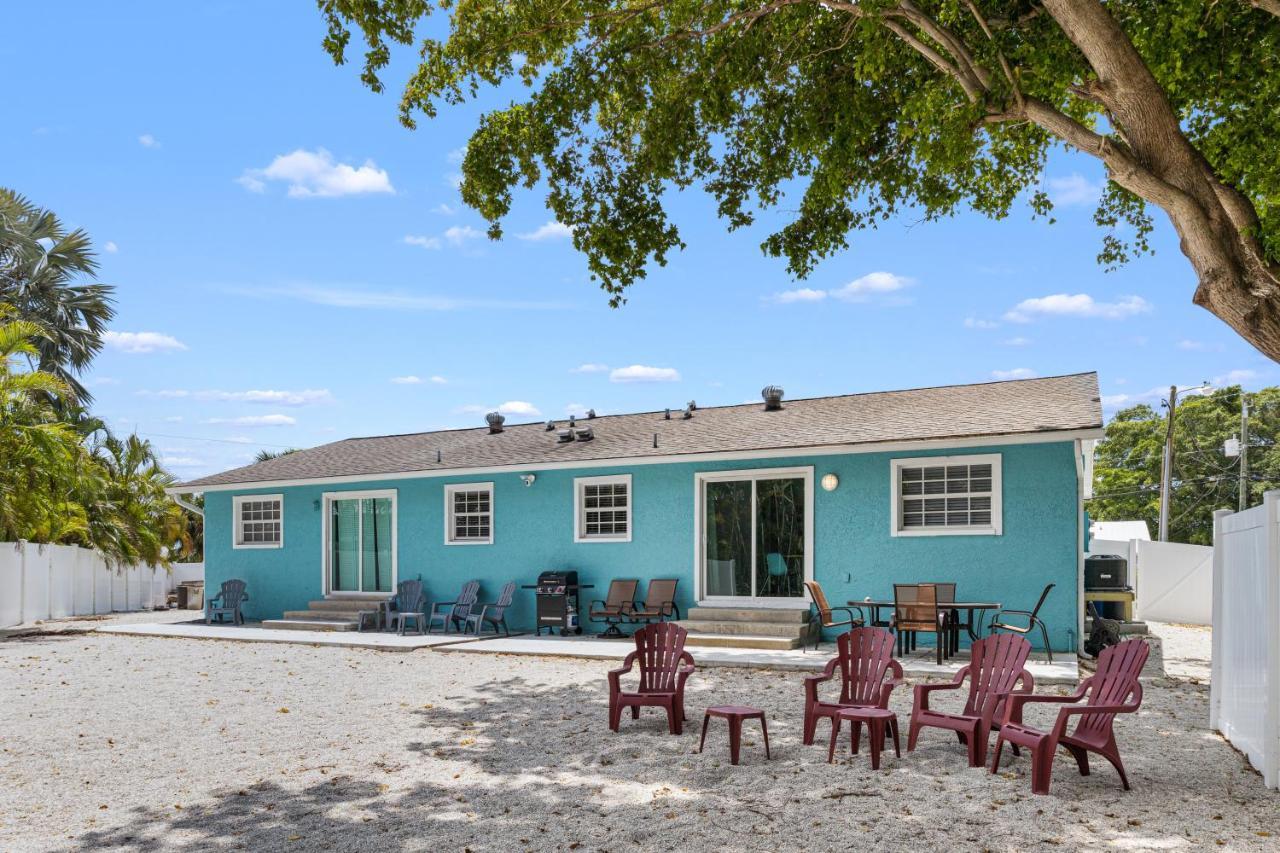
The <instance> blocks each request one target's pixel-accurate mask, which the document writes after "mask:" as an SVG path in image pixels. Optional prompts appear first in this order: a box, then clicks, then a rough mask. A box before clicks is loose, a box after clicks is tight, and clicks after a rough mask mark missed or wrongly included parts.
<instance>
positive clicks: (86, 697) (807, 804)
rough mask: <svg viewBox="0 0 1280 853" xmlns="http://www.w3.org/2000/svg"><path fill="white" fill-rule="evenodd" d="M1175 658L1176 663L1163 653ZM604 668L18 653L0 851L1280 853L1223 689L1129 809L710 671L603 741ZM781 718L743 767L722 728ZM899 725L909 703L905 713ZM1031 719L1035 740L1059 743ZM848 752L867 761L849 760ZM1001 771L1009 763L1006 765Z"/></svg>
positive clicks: (1102, 783) (225, 650) (384, 655)
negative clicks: (868, 738) (819, 721)
mask: <svg viewBox="0 0 1280 853" xmlns="http://www.w3.org/2000/svg"><path fill="white" fill-rule="evenodd" d="M1166 647H1168V641H1167V640H1166ZM609 666H610V664H608V663H606V662H597V661H570V660H564V659H551V658H534V657H514V656H487V655H473V654H467V655H463V654H445V653H440V652H433V651H416V652H411V653H388V652H375V651H361V650H348V649H338V648H315V647H310V646H281V645H261V644H249V643H230V642H221V641H207V640H174V639H149V638H137V637H120V636H109V635H98V634H89V635H74V634H64V635H50V636H40V637H31V638H25V639H12V640H8V641H0V779H2V780H3V786H2V787H0V850H5V851H9V850H50V849H58V850H62V849H66V850H83V849H95V850H96V849H104V848H105V849H126V850H168V849H190V850H197V849H198V850H208V849H244V850H255V851H256V850H294V851H296V850H356V849H361V850H380V851H383V850H386V851H394V850H462V849H464V848H470V849H471V850H475V851H480V850H525V849H527V850H552V849H561V850H582V851H593V850H611V851H624V850H636V849H670V848H673V847H679V848H680V849H689V850H708V851H709V850H716V849H719V848H726V847H727V848H734V849H740V850H772V851H780V850H798V849H805V848H807V849H816V850H829V849H831V850H833V849H837V848H849V847H855V848H865V849H886V850H892V849H898V850H900V849H906V848H913V849H920V850H925V849H944V848H951V849H965V850H968V849H972V850H983V849H990V850H1019V849H1028V848H1034V847H1048V846H1053V847H1055V848H1057V849H1115V848H1123V849H1130V850H1132V849H1162V850H1171V849H1172V850H1192V849H1204V848H1212V847H1215V846H1219V845H1220V846H1222V847H1223V849H1273V850H1274V849H1276V848H1277V845H1278V844H1280V807H1278V806H1280V798H1277V796H1276V795H1275V794H1274V793H1269V792H1267V791H1266V790H1264V788H1263V787H1262V783H1261V779H1260V778H1259V777H1258V776H1257V775H1256V774H1255V773H1254V772H1253V771H1252V770H1250V769H1249V768H1248V767H1247V766H1246V765H1245V763H1244V761H1243V759H1242V758H1241V757H1240V756H1239V755H1238V754H1236V753H1235V752H1234V751H1233V750H1232V749H1231V748H1230V747H1229V746H1228V745H1226V744H1225V743H1224V742H1223V741H1222V740H1221V739H1220V738H1218V737H1217V736H1215V735H1212V734H1210V733H1209V732H1208V730H1207V728H1206V720H1207V718H1208V711H1207V703H1208V688H1207V686H1206V685H1204V684H1198V683H1194V682H1192V681H1189V680H1184V679H1158V680H1155V681H1152V682H1151V683H1149V684H1148V686H1147V693H1146V702H1145V705H1144V707H1143V709H1142V712H1141V713H1140V714H1139V715H1137V716H1136V717H1129V718H1126V719H1122V720H1121V721H1120V722H1119V723H1118V724H1117V732H1118V735H1119V737H1120V739H1121V748H1122V751H1123V753H1124V755H1125V758H1126V765H1127V768H1128V770H1129V776H1130V779H1131V780H1132V782H1133V785H1134V790H1133V791H1132V792H1131V793H1128V794H1125V793H1123V792H1122V791H1121V789H1120V786H1119V782H1118V780H1117V778H1116V776H1115V774H1114V772H1113V771H1112V770H1111V768H1110V767H1109V766H1108V765H1107V764H1106V762H1105V761H1097V762H1095V764H1094V775H1093V776H1092V777H1089V778H1081V777H1080V776H1079V775H1077V773H1076V772H1075V764H1074V762H1073V761H1072V760H1071V759H1070V757H1069V756H1066V755H1065V754H1064V755H1063V756H1062V757H1061V758H1060V763H1059V766H1058V768H1057V771H1056V773H1055V777H1054V793H1053V794H1052V795H1051V796H1049V797H1035V796H1033V795H1032V794H1031V792H1030V784H1029V780H1028V778H1027V774H1028V767H1027V762H1026V759H1025V758H1023V759H1012V760H1006V765H1005V767H1003V768H1002V772H1001V775H999V776H994V777H993V776H991V775H990V774H988V773H987V772H986V771H985V770H970V769H968V768H967V767H966V766H965V762H964V758H963V752H962V749H961V747H960V746H959V745H958V744H957V743H956V741H955V739H954V738H949V737H947V736H946V735H945V733H943V732H940V731H937V730H933V731H926V732H925V733H924V735H922V738H921V745H920V748H919V749H918V750H917V751H916V752H915V753H914V754H911V755H904V756H903V757H902V758H901V759H895V758H894V757H893V754H892V751H890V753H889V755H888V756H887V757H886V758H885V760H884V763H883V764H882V769H881V770H880V771H879V772H873V771H872V770H871V769H870V765H869V762H868V760H867V757H866V755H865V747H864V754H863V755H860V756H855V757H854V758H853V759H852V760H850V759H849V758H848V756H847V752H846V754H845V757H844V759H843V760H842V761H843V763H839V764H836V765H834V766H832V765H828V764H827V763H826V741H825V738H826V735H827V732H826V728H825V726H823V727H820V728H819V743H818V744H815V745H814V746H811V747H805V746H803V745H801V743H800V733H801V718H802V688H801V681H802V677H803V676H802V674H800V673H793V672H767V671H756V670H743V669H723V668H721V669H706V670H702V671H700V672H698V673H697V674H696V675H695V676H694V677H693V678H692V679H691V681H690V695H689V697H688V705H689V715H690V717H691V720H690V723H689V724H688V725H686V727H685V732H684V735H683V736H682V737H672V736H670V735H668V734H666V724H665V721H664V720H663V719H662V718H661V717H660V715H659V713H658V712H656V711H652V710H649V711H646V712H645V713H644V714H643V716H642V717H641V719H640V720H639V721H638V722H633V721H632V720H631V719H630V718H629V716H627V715H624V718H623V724H622V725H623V728H622V732H621V733H619V734H613V733H611V732H610V731H609V730H608V727H607V725H606V709H605V677H604V673H605V671H606V670H607V669H608V668H609ZM731 703H739V704H753V705H758V706H760V707H763V708H765V709H766V710H767V712H768V716H769V727H770V735H771V740H772V746H773V750H774V752H773V760H772V761H769V762H766V761H765V759H764V754H763V749H762V746H761V744H760V741H759V738H758V736H757V735H756V734H755V732H754V731H753V730H752V728H751V724H750V723H748V724H747V727H746V729H745V733H746V737H745V745H744V749H743V764H742V765H740V766H738V767H733V766H731V765H730V763H729V759H728V746H727V734H726V731H725V728H724V723H723V721H717V720H713V721H712V729H711V731H710V732H709V734H708V737H707V751H706V753H704V754H702V755H699V754H697V753H696V749H697V746H698V733H699V728H700V725H701V719H702V708H703V707H705V706H706V705H708V704H731ZM893 706H894V708H895V710H897V711H898V713H899V715H900V717H901V719H902V721H903V726H902V729H903V732H902V733H903V746H904V748H905V740H906V718H907V715H908V713H909V711H910V691H909V690H905V689H901V688H900V689H899V691H898V693H897V696H896V698H895V701H894V703H893ZM1033 713H1035V714H1036V716H1033V717H1031V718H1030V720H1029V721H1039V722H1042V723H1043V722H1046V721H1047V719H1048V718H1047V717H1044V716H1039V712H1033ZM842 747H843V749H845V750H847V741H842ZM1006 756H1008V753H1007V752H1006Z"/></svg>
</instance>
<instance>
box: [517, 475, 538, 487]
mask: <svg viewBox="0 0 1280 853" xmlns="http://www.w3.org/2000/svg"><path fill="white" fill-rule="evenodd" d="M520 479H521V480H523V481H524V486H525V488H526V489H527V488H529V487H530V486H532V485H533V481H534V480H536V479H538V478H537V477H536V476H535V475H533V474H521V475H520Z"/></svg>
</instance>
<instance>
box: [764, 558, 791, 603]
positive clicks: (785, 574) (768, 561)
mask: <svg viewBox="0 0 1280 853" xmlns="http://www.w3.org/2000/svg"><path fill="white" fill-rule="evenodd" d="M764 564H765V567H766V568H767V569H768V570H769V586H770V587H771V588H772V589H773V590H774V591H775V592H777V590H778V587H782V594H783V595H790V594H791V570H790V569H789V568H788V567H787V561H786V558H785V557H783V556H782V555H781V554H765V555H764Z"/></svg>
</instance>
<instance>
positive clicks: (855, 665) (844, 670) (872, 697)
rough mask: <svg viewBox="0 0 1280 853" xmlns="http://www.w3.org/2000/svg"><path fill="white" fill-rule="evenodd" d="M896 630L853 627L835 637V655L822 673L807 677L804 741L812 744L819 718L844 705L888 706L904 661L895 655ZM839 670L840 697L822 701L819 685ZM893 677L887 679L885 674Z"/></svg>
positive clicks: (830, 715) (900, 681) (831, 713)
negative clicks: (894, 631) (901, 662)
mask: <svg viewBox="0 0 1280 853" xmlns="http://www.w3.org/2000/svg"><path fill="white" fill-rule="evenodd" d="M893 643H894V639H893V634H891V633H889V632H888V631H886V630H884V629H883V628H854V629H852V630H850V631H847V632H846V633H844V634H841V635H840V636H839V638H837V640H836V656H835V657H833V658H832V659H831V660H829V661H827V668H826V669H825V670H823V672H822V674H821V675H810V676H808V677H806V678H805V680H804V742H805V744H812V743H813V738H814V734H815V732H816V731H817V728H818V720H820V719H821V718H823V717H826V718H827V719H831V718H832V717H834V716H835V715H836V712H837V711H839V710H840V709H841V708H885V709H888V707H889V694H890V693H892V692H893V688H895V687H897V686H898V685H899V684H901V683H902V665H901V664H899V663H898V662H897V661H896V660H894V659H893ZM837 668H839V670H840V699H839V700H838V701H836V702H823V701H822V700H821V699H819V698H818V685H819V684H821V683H822V682H824V681H830V680H831V679H832V678H834V677H835V674H836V669H837ZM888 672H892V673H893V678H891V679H889V680H888V681H885V674H886V673H888Z"/></svg>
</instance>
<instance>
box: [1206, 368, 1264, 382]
mask: <svg viewBox="0 0 1280 853" xmlns="http://www.w3.org/2000/svg"><path fill="white" fill-rule="evenodd" d="M1257 378H1258V371H1256V370H1229V371H1227V372H1226V373H1224V374H1222V375H1221V376H1215V377H1213V382H1211V383H1210V384H1212V385H1219V386H1221V385H1240V384H1242V383H1245V382H1252V381H1253V380H1255V379H1257Z"/></svg>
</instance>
